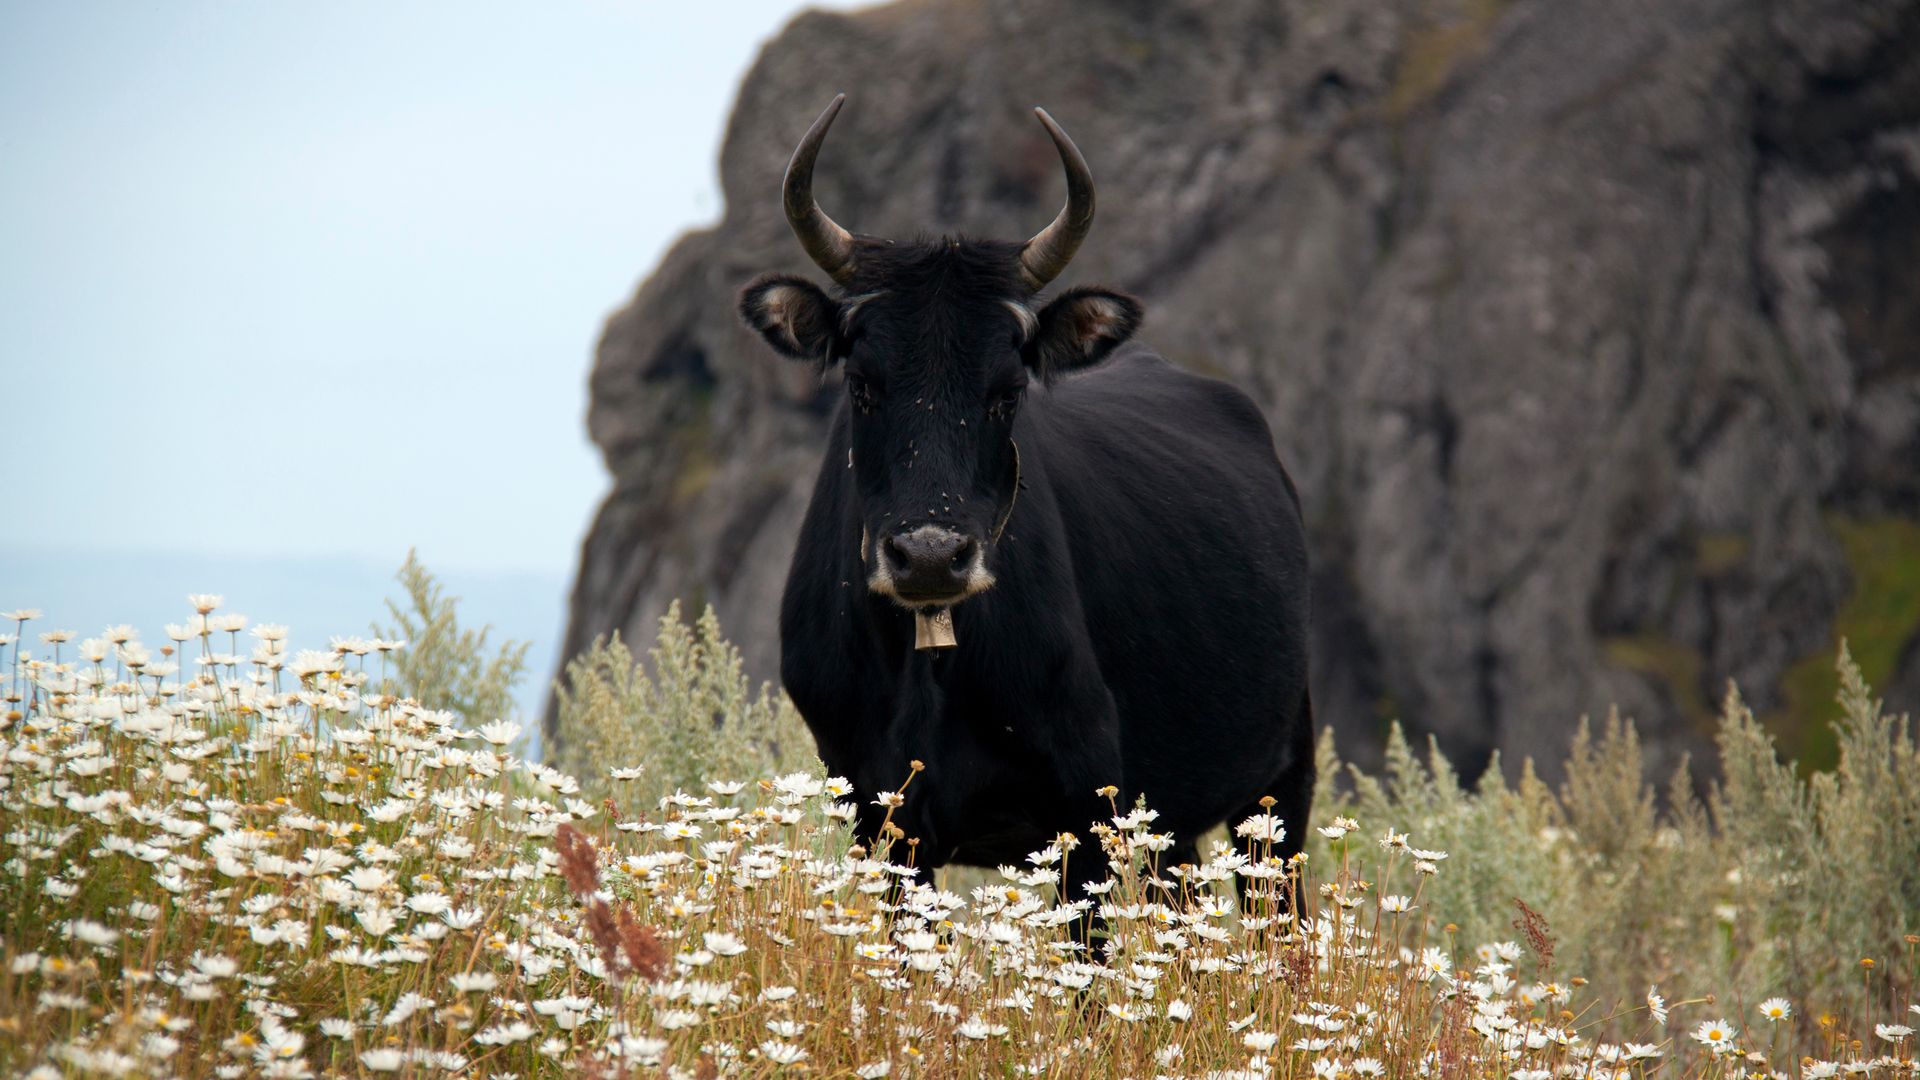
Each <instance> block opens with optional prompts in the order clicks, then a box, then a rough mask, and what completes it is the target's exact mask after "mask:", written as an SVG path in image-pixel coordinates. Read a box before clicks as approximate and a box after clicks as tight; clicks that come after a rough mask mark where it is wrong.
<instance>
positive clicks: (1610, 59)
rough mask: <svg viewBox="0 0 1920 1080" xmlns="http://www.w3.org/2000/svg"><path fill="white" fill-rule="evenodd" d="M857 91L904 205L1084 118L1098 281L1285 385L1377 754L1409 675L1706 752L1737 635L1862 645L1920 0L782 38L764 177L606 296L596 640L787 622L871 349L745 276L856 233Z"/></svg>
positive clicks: (1766, 644) (881, 193) (1032, 196)
mask: <svg viewBox="0 0 1920 1080" xmlns="http://www.w3.org/2000/svg"><path fill="white" fill-rule="evenodd" d="M839 91H845V92H847V94H848V95H849V104H848V107H847V108H846V110H845V112H844V113H843V115H842V116H841V118H840V121H839V123H838V125H837V126H836V127H835V129H834V132H833V136H832V138H831V140H830V141H829V144H828V146H827V149H826V152H825V153H824V154H823V156H822V158H821V162H820V166H819V171H818V176H817V180H816V191H817V194H818V195H819V198H820V200H821V203H822V205H823V206H825V207H826V208H827V209H828V211H829V213H831V214H833V215H834V216H835V217H836V218H837V219H838V220H839V221H841V222H842V223H843V224H846V225H848V226H849V227H850V228H853V229H856V230H858V231H862V232H868V233H875V234H882V235H887V234H912V233H918V232H951V231H957V232H966V233H970V234H975V235H994V236H1003V237H1018V236H1024V235H1027V234H1029V233H1031V232H1033V231H1034V230H1036V229H1038V228H1039V227H1040V226H1041V225H1042V224H1044V223H1045V222H1046V221H1047V220H1049V218H1050V217H1051V215H1052V213H1053V211H1054V209H1055V208H1056V207H1057V205H1058V202H1059V200H1060V198H1061V180H1060V178H1059V175H1058V165H1057V163H1056V161H1055V158H1054V155H1053V151H1052V149H1051V147H1050V145H1049V143H1048V142H1047V140H1046V138H1045V136H1044V134H1043V133H1042V131H1041V129H1040V127H1039V126H1038V125H1037V124H1035V123H1034V122H1033V120H1032V118H1031V116H1030V114H1029V113H1028V108H1029V107H1030V106H1032V105H1034V104H1036V103H1038V104H1044V105H1046V106H1047V108H1048V110H1049V111H1050V112H1051V113H1052V114H1053V115H1054V116H1055V117H1056V118H1058V119H1059V120H1060V121H1061V122H1062V123H1063V124H1064V125H1065V126H1066V127H1067V129H1068V130H1069V131H1071V132H1072V133H1073V135H1074V137H1075V139H1076V140H1077V141H1078V143H1079V144H1080V146H1081V147H1082V148H1083V149H1084V150H1085V151H1086V152H1087V156H1088V158H1089V160H1090V161H1091V163H1092V165H1093V168H1094V172H1095V175H1096V176H1097V177H1098V179H1099V183H1100V200H1101V201H1100V214H1099V220H1098V224H1097V226H1096V228H1095V231H1094V235H1093V237H1092V239H1091V240H1090V241H1089V242H1088V244H1087V245H1086V247H1085V248H1084V249H1083V250H1082V252H1081V254H1080V256H1079V258H1078V259H1077V260H1076V262H1075V264H1074V266H1073V268H1072V269H1071V270H1069V272H1068V275H1067V278H1066V279H1065V281H1064V282H1063V284H1072V283H1074V282H1076V281H1078V282H1091V281H1101V282H1108V283H1113V284H1118V285H1120V286H1122V287H1125V288H1128V289H1131V290H1133V291H1135V292H1137V293H1138V294H1140V295H1141V296H1142V297H1143V298H1144V299H1146V301H1147V302H1148V321H1147V324H1146V327H1145V329H1144V330H1143V332H1142V337H1143V338H1144V339H1145V340H1147V341H1148V342H1150V343H1151V344H1153V345H1155V346H1156V347H1158V348H1159V349H1160V350H1161V351H1162V352H1164V353H1165V354H1166V355H1168V356H1169V357H1170V358H1172V359H1173V360H1175V361H1176V362H1179V363H1182V364H1184V365H1187V366H1188V367H1190V368H1192V369H1194V370H1197V371H1202V372H1206V373H1210V374H1215V375H1218V376H1220V377H1222V378H1226V379H1229V380H1231V381H1233V382H1234V383H1236V384H1237V385H1239V386H1241V387H1243V388H1244V389H1246V390H1247V391H1248V392H1249V393H1251V394H1252V395H1253V396H1254V397H1255V399H1256V400H1257V401H1259V402H1260V403H1261V405H1262V406H1263V407H1264V408H1265V410H1266V412H1267V415H1268V417H1269V419H1270V421H1271V422H1272V425H1273V429H1274V433H1275V439H1276V442H1277V443H1278V446H1279V450H1280V453H1281V455H1282V459H1283V460H1284V461H1285V462H1286V463H1287V465H1288V467H1289V468H1290V469H1291V470H1292V472H1293V474H1294V476H1295V478H1296V480H1297V481H1298V483H1299V486H1300V488H1301V491H1302V495H1303V498H1304V500H1305V504H1306V506H1307V509H1308V516H1309V518H1310V523H1311V527H1312V530H1313V538H1314V554H1315V559H1316V583H1315V596H1314V600H1315V606H1316V620H1317V629H1318V637H1317V644H1316V649H1317V652H1316V656H1315V686H1316V691H1315V692H1316V699H1317V707H1318V712H1319V715H1320V718H1321V720H1322V722H1323V723H1326V724H1331V725H1332V726H1333V727H1334V728H1335V729H1336V730H1337V731H1338V732H1339V733H1340V736H1341V741H1342V743H1343V744H1344V746H1345V748H1346V749H1347V751H1348V752H1349V753H1350V754H1352V755H1353V756H1355V757H1357V758H1358V759H1360V760H1363V761H1365V760H1367V759H1368V756H1369V754H1370V753H1373V752H1376V750H1375V748H1377V746H1378V741H1379V737H1380V735H1381V732H1382V731H1383V728H1384V721H1385V719H1386V718H1387V717H1389V716H1400V717H1404V719H1405V720H1406V721H1407V723H1408V724H1409V725H1410V727H1411V728H1412V729H1413V730H1414V731H1415V732H1416V733H1430V734H1432V735H1434V736H1436V737H1437V738H1438V739H1439V741H1440V744H1441V746H1442V747H1443V748H1444V749H1446V750H1447V751H1448V753H1449V754H1450V755H1452V756H1453V757H1454V759H1455V760H1456V761H1457V762H1458V763H1459V764H1460V765H1461V766H1462V767H1463V768H1465V769H1466V770H1468V771H1469V772H1472V771H1474V770H1477V769H1478V768H1479V767H1481V766H1482V765H1484V763H1485V762H1486V761H1487V760H1488V759H1489V756H1490V755H1491V754H1492V753H1494V752H1495V751H1498V752H1499V753H1500V754H1502V755H1503V758H1504V759H1505V760H1506V761H1507V762H1508V764H1509V765H1510V766H1511V765H1515V764H1517V762H1518V761H1519V759H1520V757H1522V756H1525V755H1532V756H1534V757H1536V758H1537V759H1539V762H1540V764H1541V765H1542V766H1543V768H1544V770H1545V771H1546V772H1548V774H1549V775H1551V774H1552V771H1553V768H1554V767H1555V765H1556V764H1557V763H1558V762H1559V761H1560V759H1561V757H1562V752H1563V750H1564V747H1565V745H1566V743H1567V741H1568V738H1569V736H1570V733H1571V731H1572V729H1573V726H1574V723H1575V721H1576V720H1577V718H1578V717H1579V716H1581V715H1582V714H1589V713H1599V712H1603V711H1604V710H1605V709H1606V708H1607V707H1608V706H1609V704H1611V703H1618V704H1619V705H1620V706H1621V707H1622V709H1623V711H1625V712H1627V713H1628V714H1630V715H1632V716H1634V717H1636V718H1637V720H1638V721H1639V723H1640V725H1641V727H1642V730H1643V732H1644V733H1645V734H1646V737H1647V741H1648V743H1649V746H1650V748H1651V750H1652V751H1653V752H1654V754H1655V756H1656V759H1657V760H1662V761H1664V762H1668V763H1671V762H1673V761H1675V760H1677V758H1678V755H1680V754H1682V753H1685V752H1688V751H1692V750H1696V749H1698V748H1699V747H1700V746H1701V745H1702V742H1703V739H1704V738H1705V737H1706V736H1707V735H1708V734H1709V733H1710V732H1709V729H1708V728H1707V727H1706V717H1707V715H1708V713H1709V710H1710V709H1711V708H1712V705H1713V704H1714V703H1715V702H1716V701H1717V699H1718V697H1719V695H1720V694H1721V693H1722V692H1723V690H1724V686H1725V683H1726V680H1728V679H1737V680H1738V681H1739V683H1740V685H1741V687H1742V688H1743V691H1744V692H1745V693H1746V695H1747V697H1748V699H1749V700H1750V701H1751V702H1753V703H1754V704H1755V705H1756V707H1758V708H1760V709H1762V710H1766V709H1771V708H1774V707H1777V706H1778V705H1779V704H1780V703H1781V700H1782V699H1781V696H1780V693H1779V691H1778V689H1777V688H1778V685H1779V683H1780V679H1781V676H1782V674H1783V673H1784V672H1785V671H1786V670H1787V669H1788V668H1789V667H1790V666H1791V665H1792V664H1794V663H1795V662H1796V661H1798V660H1800V659H1801V658H1803V657H1806V656H1809V655H1814V654H1818V653H1820V652H1821V651H1823V650H1827V649H1829V648H1830V635H1831V633H1832V627H1833V621H1834V618H1835V614H1836V612H1837V611H1838V610H1839V608H1840V606H1841V604H1842V603H1843V601H1844V600H1845V598H1846V596H1847V595H1848V590H1849V588H1850V587H1851V582H1852V580H1853V577H1852V571H1851V570H1850V568H1849V566H1848V565H1847V562H1846V556H1845V552H1844V551H1843V549H1842V546H1841V545H1840V544H1839V543H1838V542H1837V540H1836V538H1835V535H1834V531H1833V521H1832V518H1831V517H1830V515H1833V514H1845V515H1856V516H1861V517H1875V516H1884V515H1893V516H1897V517H1905V518H1908V519H1911V518H1915V517H1917V516H1920V467H1916V466H1920V2H1915V0H1897V2H1892V0H1887V2H1872V0H1775V2H1766V3H1737V2H1732V0H1557V2H1549V0H1514V2H1510V3H1502V2H1499V0H1458V2H1456V3H1442V4H1438V5H1436V4H1430V3H1417V2H1414V0H1314V2H1311V3H1308V2H1304V0H1285V2H1278V3H1276V2H1272V0H1225V2H1223V0H1209V2H1206V3H1199V2H1185V3H1169V2H1160V0H1154V2H1144V0H1142V2H1132V3H1116V4H1101V5H1093V4H1070V3H1066V2H1064V0H982V2H977V3H967V4H941V3H933V2H926V0H905V2H900V3H895V4H891V5H888V6H884V7H879V8H874V9H870V10H866V11H862V12H859V13H857V14H850V15H829V14H818V13H812V14H806V15H802V16H800V17H799V18H797V19H796V20H795V21H794V22H793V23H792V24H791V25H790V26H789V27H788V28H787V29H786V31H785V32H784V33H783V34H782V35H781V36H780V37H779V38H778V39H777V40H776V41H774V42H773V43H771V44H770V45H769V46H768V47H767V48H766V50H765V51H764V52H763V54H762V55H761V57H760V58H759V60H758V62H757V63H756V64H755V65H754V67H753V69H752V71H751V73H750V74H749V75H748V76H747V78H746V80H745V83H744V85H743V86H742V88H741V91H740V97H739V100H738V103H737V105H736V106H735V109H734V113H733V116H732V119H731V122H730V123H729V126H728V130H727V137H726V141H725V148H724V149H723V151H722V154H721V174H722V181H723V186H724V191H725V197H726V207H727V210H726V214H725V216H724V217H723V219H722V220H721V222H720V223H719V224H718V225H717V226H715V227H714V228H712V229H709V230H705V231H701V232H696V233H692V234H689V235H688V236H686V237H685V238H684V239H682V240H681V241H680V242H679V243H678V244H677V245H676V246H675V247H674V248H673V250H672V251H671V252H670V253H669V254H668V255H667V257H666V258H665V259H664V261H663V262H662V263H661V265H660V266H659V267H658V268H657V269H655V271H654V272H653V273H652V274H651V276H649V277H648V278H647V279H646V281H645V283H644V284H643V285H642V286H641V287H640V289H639V292H638V293H637V294H636V295H635V297H634V298H633V300H632V301H631V303H629V304H628V305H627V306H626V308H625V309H623V310H622V311H620V312H619V313H617V314H616V315H614V316H613V317H612V319H611V320H610V321H609V323H608V325H607V328H606V333H605V336H604V338H603V340H602V342H601V345H600V349H599V355H598V359H597V362H596V365H595V367H594V371H593V376H592V406H591V411H590V414H589V428H590V431H591V434H592V437H593V439H594V441H595V442H596V444H597V445H598V446H599V447H600V448H601V450H602V452H603V453H604V455H605V458H606V462H607V466H608V468H609V470H610V471H611V473H612V475H613V478H614V482H613V489H612V492H611V493H610V494H609V495H608V497H607V500H606V503H605V504H604V506H603V507H602V508H601V510H600V513H599V516H598V518H597V519H596V521H595V522H594V525H593V528H592V532H591V533H590V535H589V536H588V538H587V540H586V542H585V544H584V546H583V549H582V553H581V566H580V574H579V579H578V583H577V585H576V588H575V591H574V597H573V608H572V617H571V624H570V629H569V636H568V641H567V646H566V648H567V653H568V654H569V655H570V654H572V653H573V652H575V651H577V650H579V649H580V648H583V647H584V646H585V645H586V644H587V643H588V642H590V641H591V640H592V639H593V638H594V637H595V636H596V635H601V634H605V633H608V632H610V631H614V630H619V631H622V632H623V633H624V634H625V635H626V636H627V637H629V638H630V639H635V640H642V641H644V640H650V639H651V636H652V627H653V624H654V622H655V621H656V620H657V619H658V617H659V616H660V615H661V613H662V612H664V611H665V609H666V607H667V604H668V603H669V601H670V600H672V599H673V598H675V597H680V598H684V599H686V600H688V601H690V602H692V603H693V604H694V605H698V604H701V603H712V604H714V605H715V606H716V607H717V608H718V610H719V613H720V616H721V619H722V622H723V625H725V626H726V627H727V629H728V630H729V632H730V633H731V635H732V636H733V637H734V638H735V640H736V641H737V642H738V643H739V645H740V646H741V648H742V649H743V650H744V652H745V654H746V656H747V658H748V661H749V664H750V666H751V668H752V670H753V671H755V672H756V673H758V674H760V675H761V676H764V677H768V678H771V677H773V675H774V673H775V672H776V670H777V656H778V640H777V636H776V632H775V615H776V610H777V607H778V596H779V590H780V584H781V582H782V580H783V579H784V576H785V573H786V564H787V561H788V559H789V558H790V554H791V551H792V541H793V536H794V533H795V530H796V527H797V524H798V521H799V517H800V514H801V512H802V510H803V508H804V506H805V503H806V499H807V496H808V493H809V490H810V488H811V483H812V478H813V474H814V472H815V470H816V469H817V467H818V464H819V454H820V452H821V451H820V447H821V446H822V444H823V439H824V428H825V422H826V418H827V416H828V414H829V410H830V409H831V408H832V406H833V403H834V402H835V400H836V397H835V395H836V393H837V380H836V377H835V376H833V375H829V376H828V377H827V378H826V379H825V380H822V379H820V378H818V377H816V376H815V375H814V374H813V373H812V372H811V371H809V370H807V369H806V367H805V366H804V365H794V364H788V363H783V362H781V361H779V360H777V359H776V358H775V357H774V356H773V355H772V354H771V353H769V352H768V350H766V349H765V348H764V347H763V346H762V345H761V344H760V343H759V342H758V341H757V340H756V339H754V338H752V337H751V336H750V335H749V334H748V333H747V332H746V331H745V330H743V329H741V328H740V327H739V326H738V325H737V323H736V320H735V317H734V312H733V304H734V294H735V290H736V289H737V288H738V287H739V286H740V285H741V284H743V283H744V282H745V281H746V280H747V279H749V278H750V277H751V276H753V275H754V274H756V273H758V272H760V271H762V270H770V269H785V270H793V271H800V272H808V273H812V272H813V269H812V267H811V266H810V265H808V264H807V263H806V262H805V259H804V257H803V256H802V255H801V253H800V251H799V249H798V247H797V246H796V244H795V243H794V241H793V239H792V237H791V235H790V234H789V232H788V230H787V227H786V224H785V222H784V219H783V218H782V216H781V212H780V207H779V200H778V197H777V193H778V190H779V181H780V176H781V172H782V170H783V168H784V166H785V163H786V159H787V155H788V153H789V152H790V150H791V147H792V145H793V143H794V141H795V140H796V138H797V137H798V136H799V134H800V133H801V132H802V131H804V130H805V129H806V127H807V125H808V123H809V122H811V120H812V119H813V117H814V115H815V114H816V113H817V112H818V110H819V109H820V108H821V107H822V106H823V105H824V104H825V102H826V101H827V100H828V99H829V98H831V97H832V95H833V94H834V93H836V92H839ZM815 276H816V277H817V276H818V275H817V274H815ZM1913 622H1914V623H1916V624H1920V613H1916V617H1915V619H1914V620H1913ZM1908 632H1909V633H1911V629H1909V631H1908ZM1902 655H1903V656H1904V657H1905V659H1904V660H1903V661H1902V662H1901V665H1900V668H1899V670H1898V671H1897V672H1896V673H1895V676H1894V679H1893V682H1894V683H1895V684H1897V685H1903V686H1911V685H1920V683H1917V682H1916V680H1920V647H1907V648H1905V650H1904V653H1903V654H1902ZM560 737H562V738H564V733H560Z"/></svg>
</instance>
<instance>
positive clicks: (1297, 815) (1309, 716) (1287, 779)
mask: <svg viewBox="0 0 1920 1080" xmlns="http://www.w3.org/2000/svg"><path fill="white" fill-rule="evenodd" d="M1292 749H1293V753H1292V755H1291V756H1290V760H1289V761H1288V762H1287V767H1286V768H1284V769H1282V770H1281V771H1280V775H1279V776H1276V777H1274V779H1273V781H1272V783H1270V784H1268V785H1267V789H1268V790H1267V791H1266V792H1264V793H1262V796H1261V797H1262V798H1265V797H1268V796H1271V797H1272V798H1273V800H1274V802H1273V806H1272V808H1270V809H1269V808H1267V807H1263V806H1262V805H1260V799H1255V800H1254V801H1253V802H1251V803H1249V804H1247V805H1246V806H1243V807H1241V808H1240V809H1239V810H1238V811H1236V812H1235V813H1234V815H1233V816H1232V817H1230V818H1228V819H1227V825H1228V827H1232V826H1234V825H1237V824H1239V823H1240V822H1242V821H1245V820H1246V819H1247V818H1250V817H1252V816H1253V815H1255V814H1263V813H1264V814H1272V815H1273V816H1274V817H1277V818H1279V819H1280V821H1281V823H1282V824H1283V825H1285V826H1286V830H1287V834H1286V837H1285V838H1284V839H1282V840H1281V841H1280V842H1279V843H1276V844H1274V845H1273V854H1274V855H1276V856H1278V857H1279V858H1280V859H1281V860H1282V861H1284V862H1286V863H1288V865H1291V864H1292V859H1293V857H1294V856H1295V855H1297V854H1299V853H1300V849H1301V848H1303V847H1304V846H1306V842H1307V814H1308V812H1309V811H1310V810H1312V808H1313V787H1314V779H1315V775H1316V773H1315V769H1314V763H1313V750H1314V744H1313V701H1312V699H1311V698H1308V699H1306V700H1304V701H1302V702H1301V705H1300V720H1299V727H1298V729H1297V734H1296V735H1295V736H1294V744H1293V748H1292ZM1252 883H1253V879H1252V878H1247V877H1242V878H1240V879H1239V880H1238V881H1236V882H1235V885H1236V886H1237V887H1238V889H1239V893H1240V910H1241V911H1246V910H1248V908H1247V899H1248V897H1247V893H1248V888H1249V887H1250V886H1251V885H1252ZM1274 885H1275V889H1276V899H1278V900H1279V901H1280V905H1279V909H1278V910H1276V911H1275V912H1274V914H1276V915H1279V914H1283V913H1284V911H1285V906H1286V903H1287V892H1286V882H1285V880H1284V879H1280V880H1276V881H1275V882H1274Z"/></svg>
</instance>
